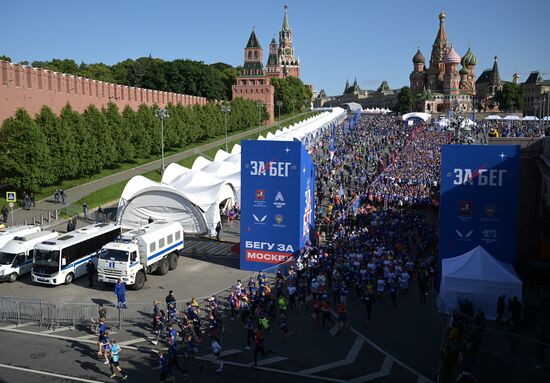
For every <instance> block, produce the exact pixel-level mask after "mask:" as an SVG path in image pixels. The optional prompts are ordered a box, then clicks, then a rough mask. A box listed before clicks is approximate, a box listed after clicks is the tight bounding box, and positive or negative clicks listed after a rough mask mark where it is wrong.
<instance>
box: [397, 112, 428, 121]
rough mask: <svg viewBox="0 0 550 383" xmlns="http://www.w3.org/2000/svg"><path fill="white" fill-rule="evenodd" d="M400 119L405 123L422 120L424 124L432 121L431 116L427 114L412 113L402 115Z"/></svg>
mask: <svg viewBox="0 0 550 383" xmlns="http://www.w3.org/2000/svg"><path fill="white" fill-rule="evenodd" d="M402 119H403V121H407V120H410V119H417V120H422V121H424V122H427V121H430V120H431V119H432V115H431V114H429V113H422V112H413V113H407V114H404V115H403V117H402Z"/></svg>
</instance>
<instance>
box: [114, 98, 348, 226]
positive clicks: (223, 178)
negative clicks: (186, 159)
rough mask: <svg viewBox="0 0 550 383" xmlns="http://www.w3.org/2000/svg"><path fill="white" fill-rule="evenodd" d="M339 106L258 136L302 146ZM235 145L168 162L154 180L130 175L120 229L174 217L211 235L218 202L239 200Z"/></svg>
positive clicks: (332, 120)
mask: <svg viewBox="0 0 550 383" xmlns="http://www.w3.org/2000/svg"><path fill="white" fill-rule="evenodd" d="M345 116H346V111H345V110H344V109H342V108H331V109H323V111H322V113H320V114H318V115H316V116H313V117H310V118H308V119H305V120H303V121H300V122H299V123H297V124H295V125H291V126H289V127H288V128H283V129H282V130H277V131H276V132H275V133H268V134H267V136H266V137H263V136H261V135H260V136H259V137H258V140H284V141H292V140H294V139H298V140H300V141H302V142H303V143H304V145H305V146H306V148H307V147H308V146H309V145H310V144H311V143H312V142H313V141H314V140H315V139H316V138H317V137H318V136H319V134H320V133H321V132H323V131H324V130H325V129H328V128H329V127H332V126H333V125H334V124H339V123H340V122H342V121H343V120H344V118H345ZM240 192H241V146H240V145H238V144H237V145H234V146H233V149H232V150H231V153H228V152H226V151H224V150H222V149H220V150H218V152H217V153H216V155H215V156H214V160H213V161H210V160H208V159H207V158H205V157H203V156H199V157H197V158H196V159H195V162H194V163H193V165H192V166H191V169H188V168H186V167H184V166H181V165H179V164H177V163H172V164H170V165H168V167H167V168H166V169H165V171H164V174H163V176H162V179H161V181H160V182H155V181H152V180H150V179H148V178H145V177H143V176H135V177H133V178H132V179H130V181H128V183H127V184H126V186H125V187H124V190H123V192H122V195H121V197H120V200H119V203H118V209H117V222H118V223H119V224H120V225H122V227H123V228H125V229H132V228H136V227H139V226H141V225H143V224H145V223H147V221H148V220H149V219H150V218H152V219H154V220H161V219H162V220H166V221H178V222H180V223H181V224H182V225H183V228H184V230H185V232H186V233H191V234H209V235H214V234H215V232H216V231H215V229H216V224H217V223H218V222H219V221H220V218H221V217H220V206H229V207H231V206H233V204H234V203H235V202H239V201H240V194H241V193H240Z"/></svg>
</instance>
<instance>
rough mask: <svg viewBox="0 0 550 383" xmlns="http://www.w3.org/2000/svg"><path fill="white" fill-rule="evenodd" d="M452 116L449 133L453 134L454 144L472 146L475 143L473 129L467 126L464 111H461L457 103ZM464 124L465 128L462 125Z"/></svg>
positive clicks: (454, 105) (452, 110)
mask: <svg viewBox="0 0 550 383" xmlns="http://www.w3.org/2000/svg"><path fill="white" fill-rule="evenodd" d="M450 112H451V114H450V116H449V128H447V131H449V132H452V133H453V143H454V144H470V143H472V142H473V139H472V136H471V132H472V128H470V127H469V126H468V125H466V123H465V121H466V120H467V119H466V118H465V117H464V114H463V111H462V110H461V108H460V106H459V104H458V102H457V101H455V102H454V103H453V107H452V109H451V111H450ZM463 123H464V126H462V124H463Z"/></svg>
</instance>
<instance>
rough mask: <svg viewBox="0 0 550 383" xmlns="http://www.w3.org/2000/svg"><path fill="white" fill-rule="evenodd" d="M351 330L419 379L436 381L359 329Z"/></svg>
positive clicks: (431, 382)
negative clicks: (398, 357)
mask: <svg viewBox="0 0 550 383" xmlns="http://www.w3.org/2000/svg"><path fill="white" fill-rule="evenodd" d="M350 330H351V331H353V333H355V335H357V336H358V337H360V338H361V339H363V340H364V341H365V342H367V343H368V344H369V345H370V346H372V347H373V348H374V349H376V350H377V351H378V352H381V353H382V354H384V355H386V357H388V358H390V359H391V360H393V361H394V362H395V363H397V364H398V365H400V366H401V367H403V368H404V369H405V370H407V371H409V372H411V373H412V374H414V375H416V376H417V377H418V379H420V378H422V379H424V382H426V383H434V382H433V380H431V379H428V378H427V377H425V376H424V375H422V374H421V373H420V372H418V371H416V370H415V369H414V368H412V367H410V366H409V365H408V364H405V363H404V362H402V361H400V360H399V359H397V358H396V357H394V356H393V355H391V354H390V353H389V352H387V351H386V350H384V349H383V348H381V347H380V346H378V345H377V344H376V343H374V342H373V341H371V340H370V339H369V338H367V337H366V336H364V335H363V334H361V333H360V332H359V331H357V330H356V329H354V328H353V327H350Z"/></svg>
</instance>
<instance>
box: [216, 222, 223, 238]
mask: <svg viewBox="0 0 550 383" xmlns="http://www.w3.org/2000/svg"><path fill="white" fill-rule="evenodd" d="M221 231H222V223H221V222H220V221H218V224H217V225H216V240H218V241H219V240H220V233H221Z"/></svg>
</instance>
